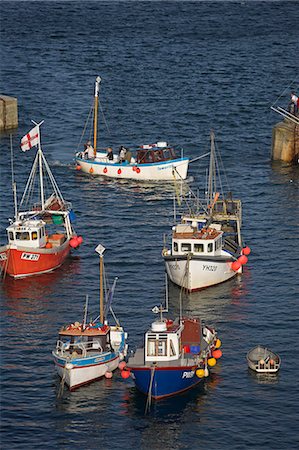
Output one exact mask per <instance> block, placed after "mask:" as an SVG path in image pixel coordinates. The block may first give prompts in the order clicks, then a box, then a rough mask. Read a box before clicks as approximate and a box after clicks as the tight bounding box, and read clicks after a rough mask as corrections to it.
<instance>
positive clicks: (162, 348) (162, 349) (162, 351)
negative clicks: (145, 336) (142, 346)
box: [157, 339, 167, 356]
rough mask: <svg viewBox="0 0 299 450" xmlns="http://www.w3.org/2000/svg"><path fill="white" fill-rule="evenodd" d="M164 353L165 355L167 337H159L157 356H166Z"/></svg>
mask: <svg viewBox="0 0 299 450" xmlns="http://www.w3.org/2000/svg"><path fill="white" fill-rule="evenodd" d="M166 355H167V339H159V343H158V355H157V356H166Z"/></svg>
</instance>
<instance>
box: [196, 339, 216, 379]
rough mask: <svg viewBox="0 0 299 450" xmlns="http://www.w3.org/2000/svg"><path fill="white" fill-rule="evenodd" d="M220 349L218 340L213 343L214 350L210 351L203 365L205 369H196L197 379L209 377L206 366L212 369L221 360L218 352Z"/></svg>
mask: <svg viewBox="0 0 299 450" xmlns="http://www.w3.org/2000/svg"><path fill="white" fill-rule="evenodd" d="M220 347H221V341H220V339H216V341H215V345H214V350H212V352H211V353H210V354H209V356H208V358H207V360H206V363H205V367H204V368H203V367H199V368H198V369H196V371H195V374H196V376H197V377H198V378H204V377H208V376H209V369H208V367H207V366H209V367H214V366H216V364H217V360H218V359H220V358H221V356H222V351H221V350H220Z"/></svg>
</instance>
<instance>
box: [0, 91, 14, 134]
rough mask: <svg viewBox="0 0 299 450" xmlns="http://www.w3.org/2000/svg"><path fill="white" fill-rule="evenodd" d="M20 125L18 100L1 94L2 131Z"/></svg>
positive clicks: (0, 126) (0, 121) (0, 114)
mask: <svg viewBox="0 0 299 450" xmlns="http://www.w3.org/2000/svg"><path fill="white" fill-rule="evenodd" d="M17 126H18V100H17V99H16V98H15V97H9V96H7V95H2V94H0V131H6V130H10V129H12V128H17Z"/></svg>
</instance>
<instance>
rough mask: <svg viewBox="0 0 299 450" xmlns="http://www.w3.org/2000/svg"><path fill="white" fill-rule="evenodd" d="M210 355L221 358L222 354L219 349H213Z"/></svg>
mask: <svg viewBox="0 0 299 450" xmlns="http://www.w3.org/2000/svg"><path fill="white" fill-rule="evenodd" d="M212 356H213V358H215V359H219V358H221V356H222V351H221V350H219V349H217V350H214V351H213V352H212Z"/></svg>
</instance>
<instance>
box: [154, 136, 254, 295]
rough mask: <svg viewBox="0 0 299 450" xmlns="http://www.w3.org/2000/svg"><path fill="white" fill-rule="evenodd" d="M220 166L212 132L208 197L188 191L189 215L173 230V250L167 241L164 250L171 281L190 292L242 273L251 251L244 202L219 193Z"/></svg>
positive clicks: (186, 214)
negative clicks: (243, 232)
mask: <svg viewBox="0 0 299 450" xmlns="http://www.w3.org/2000/svg"><path fill="white" fill-rule="evenodd" d="M219 167H220V163H219V161H218V160H217V154H216V149H215V141H214V133H213V132H211V151H210V166H209V177H208V189H207V195H206V198H205V199H204V200H203V201H201V200H200V199H199V197H198V195H195V194H194V193H193V192H192V191H189V195H190V192H191V194H192V196H191V199H190V198H188V199H186V202H185V203H186V205H187V209H188V212H187V213H186V212H184V213H182V215H181V219H180V221H178V222H177V223H176V224H175V225H174V226H173V227H172V237H171V246H170V248H169V247H168V246H167V244H166V242H165V243H164V248H163V250H162V256H163V258H164V261H165V266H166V271H167V273H168V276H169V278H170V280H171V281H172V282H173V283H175V284H176V285H178V286H180V287H183V288H184V289H186V290H187V291H188V292H193V291H198V290H201V289H204V288H207V287H209V286H214V285H216V284H219V283H222V282H224V281H227V280H229V279H231V278H232V277H234V276H235V275H236V274H237V273H242V268H243V266H244V265H245V264H246V263H247V261H248V255H249V254H250V252H251V250H250V248H249V247H248V246H245V245H244V243H243V240H242V236H241V225H242V204H241V200H239V199H233V198H232V194H231V193H230V192H229V193H228V194H225V193H221V194H220V192H218V190H217V180H218V179H219V176H220V175H219ZM220 186H222V183H221V184H220ZM175 216H176V215H175ZM175 221H176V217H175Z"/></svg>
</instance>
